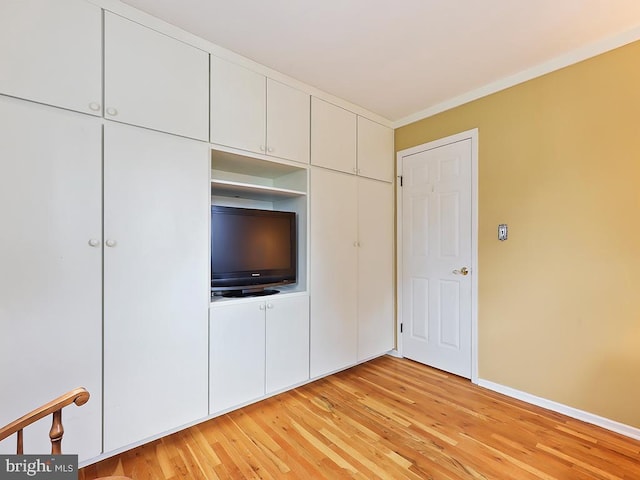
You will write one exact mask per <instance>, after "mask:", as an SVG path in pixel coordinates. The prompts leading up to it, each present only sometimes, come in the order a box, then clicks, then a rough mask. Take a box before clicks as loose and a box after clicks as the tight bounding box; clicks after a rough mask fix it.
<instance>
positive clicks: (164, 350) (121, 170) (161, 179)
mask: <svg viewBox="0 0 640 480" xmlns="http://www.w3.org/2000/svg"><path fill="white" fill-rule="evenodd" d="M104 3H106V4H107V5H113V10H115V12H111V11H107V10H102V9H101V8H100V7H98V6H97V5H101V4H103V2H89V1H85V0H56V1H55V2H52V1H51V0H3V1H0V65H1V66H2V67H1V68H2V75H0V160H1V161H2V175H0V214H1V215H0V218H2V230H1V231H0V266H1V268H0V325H2V334H1V335H0V380H1V383H0V385H1V388H0V405H1V406H2V408H0V424H4V423H8V422H10V421H12V420H14V419H15V418H18V417H19V416H21V415H22V414H24V413H25V412H27V411H28V410H30V409H32V408H35V407H37V406H39V405H42V404H44V403H46V402H48V401H50V400H51V399H52V398H54V397H56V396H58V395H60V394H62V393H64V392H65V391H68V390H71V389H72V388H75V387H78V386H84V387H86V388H87V389H88V390H89V391H90V393H91V400H90V401H89V402H88V404H87V405H84V406H83V407H82V408H73V407H69V408H68V409H66V410H65V414H64V417H65V421H64V425H65V430H66V434H65V440H64V442H65V447H64V450H65V451H66V452H70V453H78V454H79V458H80V461H81V462H83V461H86V460H89V459H91V458H94V457H96V456H97V455H100V454H106V453H109V452H113V451H114V450H117V449H121V448H123V447H127V446H128V445H131V444H136V443H140V442H143V441H145V440H146V439H149V438H152V437H155V436H158V435H161V434H163V433H165V432H167V431H171V430H175V429H177V428H180V427H181V426H183V425H185V424H189V423H193V422H196V421H198V420H200V419H203V418H205V417H206V416H207V415H214V414H218V413H220V412H222V411H225V410H229V409H232V408H235V407H237V406H239V405H243V404H246V403H248V402H251V401H254V400H256V399H259V398H263V397H265V396H268V395H271V394H274V393H277V392H280V391H284V390H286V389H288V388H291V387H293V386H295V385H299V384H301V383H304V382H305V381H308V379H309V378H310V377H311V378H317V377H319V376H323V375H326V374H328V373H330V372H333V371H336V370H340V369H342V368H345V367H348V366H351V365H354V364H355V363H357V362H359V361H363V360H366V359H368V358H372V357H374V356H377V355H380V354H383V353H384V352H386V351H388V350H389V349H391V348H392V346H393V318H392V302H393V285H392V279H393V272H392V259H393V252H392V248H393V243H392V238H393V237H392V235H393V220H392V216H393V215H392V208H393V198H392V193H391V191H392V183H391V181H392V175H393V169H392V166H393V132H392V130H391V129H389V128H387V127H385V126H383V125H380V124H378V123H376V122H373V121H371V120H369V119H366V118H364V117H362V116H360V115H357V114H355V113H353V112H350V111H348V110H346V109H344V108H341V107H338V106H336V105H333V104H331V103H329V102H326V101H324V100H321V99H319V98H316V97H313V98H312V97H311V96H310V95H309V94H308V93H305V92H303V91H300V90H298V89H296V88H294V87H293V86H291V85H286V84H284V83H282V82H279V81H277V80H274V79H272V78H268V77H266V76H265V75H262V74H260V73H256V72H254V71H252V70H250V69H249V68H245V67H244V66H243V65H247V64H249V63H243V64H242V65H240V64H235V63H233V62H230V61H228V60H225V59H221V58H218V57H216V56H214V55H212V56H210V55H209V53H208V52H205V51H203V50H200V49H198V48H196V47H194V46H192V45H188V44H187V43H184V42H182V41H180V40H177V39H175V38H172V37H170V36H167V35H165V34H164V33H161V32H159V31H158V30H156V29H153V28H149V27H148V26H145V25H143V24H141V23H139V22H140V21H141V20H140V19H141V18H144V16H137V15H133V17H134V19H135V20H136V21H132V20H131V19H127V18H124V17H123V16H121V15H119V13H122V12H125V14H126V12H127V11H129V10H128V8H129V7H126V8H124V7H123V8H121V7H120V6H118V5H117V3H118V2H115V3H113V2H104ZM109 9H111V7H109ZM143 23H144V22H143ZM154 25H155V27H156V28H159V25H160V23H155V24H154ZM168 31H170V29H169V30H168ZM181 38H185V37H181ZM249 65H250V64H249ZM205 142H211V144H209V143H205ZM309 163H311V164H312V165H314V166H313V167H310V166H309ZM212 204H215V205H228V206H239V207H249V208H262V209H269V210H285V211H290V212H296V218H297V227H298V282H297V284H296V285H290V286H286V287H283V288H281V289H280V290H281V293H280V294H277V295H275V296H270V297H264V298H251V299H240V300H237V299H233V300H230V299H220V298H213V299H212V298H211V297H210V291H209V283H210V276H209V218H210V216H209V215H210V206H211V205H212ZM309 294H310V295H309ZM49 425H50V424H48V422H40V423H39V424H37V425H35V426H33V427H29V428H28V429H27V430H26V440H25V441H26V449H27V450H30V451H47V449H48V447H47V438H48V434H47V433H48V429H49ZM31 438H33V440H31ZM6 445H7V444H6V442H5V443H4V445H3V446H1V447H0V451H3V452H4V451H5V449H8V448H9V447H6ZM6 451H7V452H8V451H9V450H6Z"/></svg>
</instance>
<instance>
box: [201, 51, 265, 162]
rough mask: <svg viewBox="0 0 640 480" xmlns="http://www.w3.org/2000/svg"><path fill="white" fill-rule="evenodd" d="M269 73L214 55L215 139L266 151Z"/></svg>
mask: <svg viewBox="0 0 640 480" xmlns="http://www.w3.org/2000/svg"><path fill="white" fill-rule="evenodd" d="M265 82H266V80H265V77H264V76H263V75H260V74H258V73H255V72H252V71H251V70H249V69H246V68H244V67H241V66H240V65H236V64H234V63H231V62H227V61H226V60H222V59H221V58H218V57H214V56H213V55H212V56H211V143H217V144H219V145H225V146H228V147H235V148H239V149H242V150H248V151H250V152H256V153H266V142H265V130H266V121H267V114H266V88H265Z"/></svg>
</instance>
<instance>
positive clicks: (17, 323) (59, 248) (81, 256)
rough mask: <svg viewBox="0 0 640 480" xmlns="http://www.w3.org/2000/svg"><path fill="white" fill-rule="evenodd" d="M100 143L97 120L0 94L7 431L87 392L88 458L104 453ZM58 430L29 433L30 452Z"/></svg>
mask: <svg viewBox="0 0 640 480" xmlns="http://www.w3.org/2000/svg"><path fill="white" fill-rule="evenodd" d="M101 136H102V134H101V125H100V123H99V121H98V120H97V119H93V118H89V117H86V116H84V115H80V114H77V113H73V112H68V111H64V110H60V109H54V108H50V107H46V106H42V105H38V104H35V103H31V102H24V101H20V100H16V99H11V98H7V97H2V96H0V161H1V162H2V174H0V218H1V219H2V227H1V229H0V266H1V267H0V330H1V333H0V380H1V381H0V406H1V408H0V425H6V424H8V423H9V422H12V421H13V420H15V419H17V418H19V417H21V416H22V415H24V414H26V413H27V412H28V411H30V410H32V409H35V408H36V407H39V406H41V405H44V404H45V403H47V402H49V401H51V400H52V399H54V398H56V397H57V396H59V395H62V394H63V393H65V392H67V391H69V390H72V389H74V388H76V387H79V386H84V387H86V388H87V389H88V390H89V391H90V393H91V400H90V401H89V402H88V403H87V404H86V405H84V406H83V407H82V408H67V409H66V410H65V413H64V427H65V438H64V448H65V451H67V452H74V453H77V454H79V456H80V458H81V459H86V458H91V457H94V456H96V455H98V454H100V453H101V451H102V251H101V244H102V219H101V209H102V206H101V183H102V174H101V162H102V158H101ZM50 427H51V420H50V419H48V420H46V421H45V420H43V421H41V422H38V423H37V424H35V425H33V426H31V427H28V428H27V429H26V430H25V451H31V452H48V451H50V449H51V446H50V444H49V435H48V432H49V429H50ZM0 445H1V446H0V451H2V452H4V453H15V443H14V441H6V442H3V443H2V444H0Z"/></svg>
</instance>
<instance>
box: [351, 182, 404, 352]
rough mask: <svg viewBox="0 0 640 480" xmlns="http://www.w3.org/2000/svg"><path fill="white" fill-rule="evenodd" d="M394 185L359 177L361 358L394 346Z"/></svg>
mask: <svg viewBox="0 0 640 480" xmlns="http://www.w3.org/2000/svg"><path fill="white" fill-rule="evenodd" d="M393 224H394V222H393V184H391V183H387V182H380V181H377V180H370V179H368V178H362V177H359V178H358V281H357V285H358V361H364V360H368V359H370V358H373V357H376V356H378V355H381V354H383V353H385V352H388V351H389V350H391V349H392V348H393V346H394V343H395V342H394V321H393V309H394V304H393V302H394V296H393V290H394V289H393V278H394V277H393Z"/></svg>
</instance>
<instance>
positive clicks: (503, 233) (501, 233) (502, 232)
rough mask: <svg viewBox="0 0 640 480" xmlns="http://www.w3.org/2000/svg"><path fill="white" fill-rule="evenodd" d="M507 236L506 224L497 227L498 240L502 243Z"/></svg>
mask: <svg viewBox="0 0 640 480" xmlns="http://www.w3.org/2000/svg"><path fill="white" fill-rule="evenodd" d="M508 236H509V230H508V227H507V224H506V223H501V224H500V225H498V240H500V241H502V242H504V241H505V240H506V239H507V237H508Z"/></svg>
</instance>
